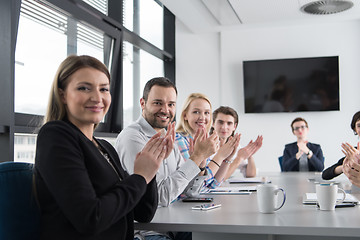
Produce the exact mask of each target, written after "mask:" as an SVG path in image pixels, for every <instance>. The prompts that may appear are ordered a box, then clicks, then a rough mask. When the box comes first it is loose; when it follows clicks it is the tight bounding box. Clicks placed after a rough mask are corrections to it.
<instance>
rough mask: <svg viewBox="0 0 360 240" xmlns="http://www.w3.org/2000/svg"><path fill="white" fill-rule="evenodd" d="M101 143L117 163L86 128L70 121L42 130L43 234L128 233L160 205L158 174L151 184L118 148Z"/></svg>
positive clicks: (38, 166)
mask: <svg viewBox="0 0 360 240" xmlns="http://www.w3.org/2000/svg"><path fill="white" fill-rule="evenodd" d="M97 142H98V144H99V145H100V146H101V147H102V148H103V149H104V150H105V151H106V152H107V154H108V155H109V156H110V161H111V163H112V165H113V167H114V168H115V169H116V171H115V170H114V168H113V167H112V166H111V165H110V164H109V163H108V162H107V160H106V159H105V158H104V157H103V155H102V154H101V153H100V151H99V150H98V149H97V148H96V147H95V145H94V144H93V143H92V142H91V141H90V140H89V139H88V138H87V137H86V136H85V135H83V133H82V132H81V131H80V130H79V129H78V128H77V127H76V126H75V125H73V124H71V123H70V122H67V121H53V122H49V123H47V124H45V125H44V126H43V127H42V128H41V129H40V132H39V134H38V138H37V149H36V157H35V179H36V191H37V196H38V200H39V203H40V208H41V216H42V219H41V239H47V240H49V239H51V240H57V239H61V240H64V239H67V240H69V239H76V240H80V239H86V240H93V239H106V240H112V239H117V240H119V239H127V240H130V239H131V240H132V239H133V235H134V219H135V220H137V221H139V222H149V221H151V219H152V218H153V216H154V214H155V211H156V208H157V201H158V199H157V186H156V181H155V178H154V179H153V180H152V181H151V182H150V183H149V184H148V185H147V184H146V181H145V179H144V178H143V177H142V176H140V175H136V174H133V175H130V176H129V175H128V174H127V173H126V172H125V171H124V170H123V169H122V167H121V164H120V161H119V158H118V155H117V153H116V151H115V149H114V148H113V147H112V146H111V145H110V144H109V143H108V142H106V141H104V140H100V139H97Z"/></svg>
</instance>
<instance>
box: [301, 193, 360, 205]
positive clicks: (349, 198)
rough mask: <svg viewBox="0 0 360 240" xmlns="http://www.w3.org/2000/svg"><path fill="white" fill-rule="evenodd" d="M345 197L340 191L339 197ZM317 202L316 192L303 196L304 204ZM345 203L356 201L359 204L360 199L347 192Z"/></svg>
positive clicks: (339, 198)
mask: <svg viewBox="0 0 360 240" xmlns="http://www.w3.org/2000/svg"><path fill="white" fill-rule="evenodd" d="M342 197H343V194H342V193H338V195H337V199H338V200H341V199H342ZM316 202H317V197H316V193H305V194H304V196H303V204H316ZM344 202H345V203H356V204H359V200H358V199H357V198H356V197H354V196H353V195H351V194H349V193H347V194H346V197H345V200H344Z"/></svg>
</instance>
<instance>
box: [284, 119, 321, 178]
mask: <svg viewBox="0 0 360 240" xmlns="http://www.w3.org/2000/svg"><path fill="white" fill-rule="evenodd" d="M291 130H292V132H293V134H294V135H295V136H296V138H297V141H296V142H294V143H290V144H287V145H285V149H284V154H283V160H282V166H283V170H284V171H285V172H290V171H293V172H295V171H296V172H307V171H318V172H321V171H322V170H323V169H324V156H323V153H322V150H321V147H320V145H319V144H315V143H311V142H308V140H307V134H308V132H309V126H308V124H307V122H306V120H305V119H303V118H295V119H294V120H293V121H292V123H291Z"/></svg>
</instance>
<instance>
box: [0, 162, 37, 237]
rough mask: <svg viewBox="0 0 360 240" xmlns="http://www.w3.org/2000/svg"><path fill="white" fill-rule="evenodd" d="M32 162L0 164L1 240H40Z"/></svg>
mask: <svg viewBox="0 0 360 240" xmlns="http://www.w3.org/2000/svg"><path fill="white" fill-rule="evenodd" d="M33 167H34V165H33V164H31V163H22V162H2V163H0V239H4V240H5V239H11V240H38V239H39V238H40V237H39V232H40V210H39V207H38V204H37V199H36V197H35V194H34V191H33V180H32V179H33Z"/></svg>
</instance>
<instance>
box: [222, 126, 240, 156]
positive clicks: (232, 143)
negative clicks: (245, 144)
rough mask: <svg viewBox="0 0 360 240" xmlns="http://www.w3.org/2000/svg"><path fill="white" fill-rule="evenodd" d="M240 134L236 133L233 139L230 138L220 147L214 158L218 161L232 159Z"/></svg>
mask: <svg viewBox="0 0 360 240" xmlns="http://www.w3.org/2000/svg"><path fill="white" fill-rule="evenodd" d="M240 136H241V134H239V133H237V134H235V135H234V137H230V138H229V140H228V141H227V142H226V143H225V144H224V145H222V146H220V148H219V150H218V151H217V153H216V157H219V158H220V159H222V160H224V159H229V160H230V159H232V157H233V156H234V154H235V153H236V149H237V147H238V146H239V143H240Z"/></svg>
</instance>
